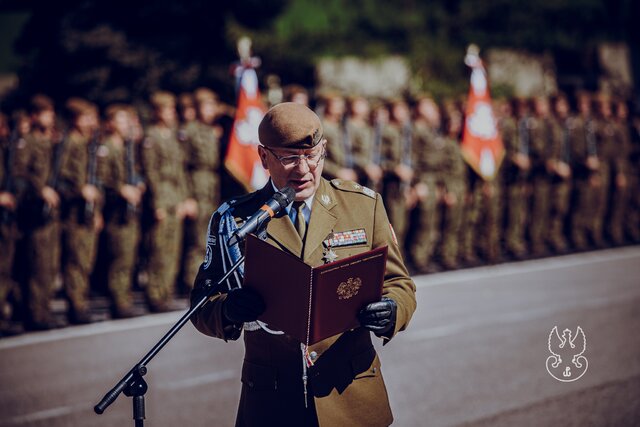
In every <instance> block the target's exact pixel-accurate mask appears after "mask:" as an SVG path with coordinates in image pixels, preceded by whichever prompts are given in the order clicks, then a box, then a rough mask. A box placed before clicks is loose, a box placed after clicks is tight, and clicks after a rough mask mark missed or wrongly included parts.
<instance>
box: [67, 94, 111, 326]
mask: <svg viewBox="0 0 640 427" xmlns="http://www.w3.org/2000/svg"><path fill="white" fill-rule="evenodd" d="M66 107H67V110H68V112H69V115H70V121H71V129H70V131H69V136H68V145H67V149H66V151H67V155H66V156H65V161H63V162H62V166H61V168H60V186H59V188H60V196H61V199H62V202H63V207H64V208H63V211H62V212H63V214H62V236H63V239H62V241H63V257H62V273H63V281H64V286H65V291H66V294H67V297H68V298H69V303H70V306H69V321H70V322H71V323H76V324H81V323H90V322H91V315H90V310H89V275H90V274H91V271H92V270H93V266H94V263H95V257H96V252H97V238H98V234H99V232H100V230H101V229H102V225H103V222H102V216H101V209H100V208H101V206H102V194H101V191H100V189H99V188H98V174H99V172H98V162H99V161H100V159H99V157H100V158H104V157H106V156H107V154H108V152H107V151H105V150H107V149H106V147H105V146H103V145H101V142H100V140H99V135H98V128H97V125H98V119H97V117H98V111H97V108H96V106H95V105H93V104H91V103H89V102H88V101H85V100H83V99H80V98H71V99H70V100H69V101H67V104H66Z"/></svg>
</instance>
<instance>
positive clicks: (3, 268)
mask: <svg viewBox="0 0 640 427" xmlns="http://www.w3.org/2000/svg"><path fill="white" fill-rule="evenodd" d="M9 133H10V132H9V123H8V120H7V117H6V116H5V115H4V114H2V113H0V253H1V254H2V256H0V337H2V336H3V335H10V334H11V333H12V332H13V329H14V328H12V325H11V322H10V320H11V317H12V315H13V307H11V305H10V304H9V302H8V297H9V296H10V294H11V293H12V291H13V290H14V288H15V283H14V281H13V278H12V268H13V260H14V255H15V249H16V241H17V239H18V227H17V222H16V221H17V218H16V210H17V208H18V198H17V196H18V194H17V193H18V182H16V177H15V174H14V172H13V169H14V164H15V152H16V150H17V149H18V145H19V144H22V145H25V141H24V140H21V139H19V135H18V133H17V132H16V130H15V129H14V132H12V135H11V137H10V136H9Z"/></svg>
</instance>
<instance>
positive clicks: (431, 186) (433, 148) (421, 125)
mask: <svg viewBox="0 0 640 427" xmlns="http://www.w3.org/2000/svg"><path fill="white" fill-rule="evenodd" d="M415 113H416V114H415V119H414V121H413V146H412V148H413V153H412V156H413V164H414V165H415V171H416V177H415V179H414V185H413V191H414V194H415V199H416V202H417V206H416V209H417V213H416V215H414V216H412V218H414V219H415V224H413V225H412V227H411V231H412V236H411V242H410V254H411V259H412V261H413V265H414V267H415V268H416V269H417V270H418V271H421V272H429V271H431V270H432V269H434V268H435V266H434V265H433V259H432V258H433V255H434V251H435V248H436V244H437V243H438V240H439V238H440V233H439V231H440V210H439V204H440V200H439V199H440V198H439V197H438V196H439V194H440V193H442V188H443V186H444V180H443V174H444V170H443V167H444V165H445V157H446V150H447V147H446V141H445V138H444V137H443V136H442V135H441V134H440V125H441V118H440V111H439V109H438V104H436V102H435V101H434V100H433V99H432V98H431V97H428V96H422V97H420V98H419V99H418V102H417V104H416V109H415Z"/></svg>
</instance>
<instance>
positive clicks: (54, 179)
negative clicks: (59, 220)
mask: <svg viewBox="0 0 640 427" xmlns="http://www.w3.org/2000/svg"><path fill="white" fill-rule="evenodd" d="M67 135H68V131H64V133H63V134H62V136H61V137H60V140H59V141H58V143H57V144H56V146H55V148H54V151H53V169H52V170H51V174H49V179H48V180H47V187H51V188H53V189H54V190H56V191H57V187H58V181H60V170H61V169H62V160H63V158H64V150H65V148H66V145H67ZM42 219H43V220H44V221H45V222H47V221H49V220H50V219H51V206H49V205H48V204H46V203H45V204H44V206H43V207H42Z"/></svg>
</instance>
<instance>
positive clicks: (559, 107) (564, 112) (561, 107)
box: [556, 98, 569, 118]
mask: <svg viewBox="0 0 640 427" xmlns="http://www.w3.org/2000/svg"><path fill="white" fill-rule="evenodd" d="M556 114H557V115H558V116H560V117H561V118H566V117H567V116H568V115H569V103H568V102H567V100H566V99H564V98H559V99H558V100H557V101H556Z"/></svg>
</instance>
